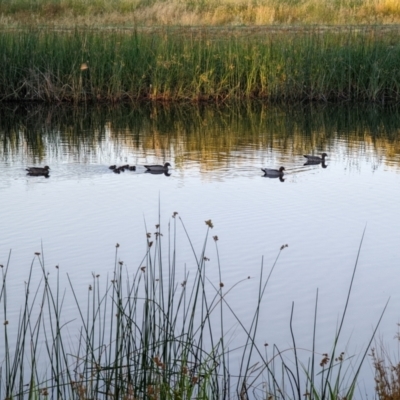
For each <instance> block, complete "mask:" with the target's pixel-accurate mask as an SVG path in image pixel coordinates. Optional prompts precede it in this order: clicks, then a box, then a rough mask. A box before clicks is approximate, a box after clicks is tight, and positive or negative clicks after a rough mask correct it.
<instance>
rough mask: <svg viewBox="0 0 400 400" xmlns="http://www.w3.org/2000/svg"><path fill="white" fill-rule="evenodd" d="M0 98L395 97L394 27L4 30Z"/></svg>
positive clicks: (397, 55) (398, 78) (397, 40)
mask: <svg viewBox="0 0 400 400" xmlns="http://www.w3.org/2000/svg"><path fill="white" fill-rule="evenodd" d="M0 54H1V55H2V61H3V62H2V71H1V74H0V101H3V102H4V101H43V102H53V103H54V102H66V101H67V102H74V103H79V102H121V101H129V102H140V101H147V102H148V101H151V102H171V101H172V102H226V101H231V100H243V99H260V100H263V101H268V102H285V103H294V102H304V101H307V102H309V101H320V102H327V101H334V102H338V101H353V102H354V101H357V102H377V103H379V104H386V103H387V102H393V101H399V99H400V69H399V68H398V65H400V33H399V32H397V31H395V30H393V31H389V32H387V31H384V30H381V29H378V28H376V29H370V28H366V29H365V30H362V29H346V30H344V31H340V30H339V31H334V32H332V31H327V32H325V31H323V32H321V31H319V30H318V29H311V30H309V29H305V30H294V31H289V32H282V31H280V32H279V33H276V32H275V33H274V32H271V33H269V34H265V35H250V36H247V35H242V34H240V32H237V31H235V30H234V31H224V30H222V31H215V30H211V31H210V30H207V29H206V30H202V29H200V30H194V31H191V30H190V29H185V30H181V29H172V30H170V29H165V30H158V31H155V32H151V33H149V32H140V31H136V30H134V31H128V32H120V31H119V32H117V31H113V32H104V31H88V30H77V29H75V30H72V31H67V32H58V31H55V30H21V31H4V32H2V35H1V36H0Z"/></svg>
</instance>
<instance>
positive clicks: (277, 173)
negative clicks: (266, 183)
mask: <svg viewBox="0 0 400 400" xmlns="http://www.w3.org/2000/svg"><path fill="white" fill-rule="evenodd" d="M284 170H285V167H280V168H279V169H269V168H261V171H262V172H264V174H265V175H266V176H271V177H274V178H278V177H282V176H283V171H284Z"/></svg>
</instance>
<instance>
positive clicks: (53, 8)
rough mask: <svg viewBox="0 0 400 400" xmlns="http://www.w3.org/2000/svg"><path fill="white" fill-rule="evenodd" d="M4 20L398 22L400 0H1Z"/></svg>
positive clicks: (22, 22)
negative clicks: (399, 0)
mask: <svg viewBox="0 0 400 400" xmlns="http://www.w3.org/2000/svg"><path fill="white" fill-rule="evenodd" d="M0 15H1V16H2V17H1V22H2V24H3V26H4V25H5V26H9V27H11V26H27V25H32V26H38V25H41V26H58V27H61V26H62V27H71V26H77V25H79V26H84V27H88V26H95V27H99V26H102V27H105V26H116V27H121V26H125V27H132V26H138V25H140V26H153V25H164V26H165V25H174V26H176V25H178V26H196V25H201V26H221V25H232V26H238V25H240V26H242V25H258V26H259V25H277V24H278V25H279V24H300V25H303V24H328V25H349V24H350V25H359V24H399V23H400V3H399V2H398V1H397V0H341V1H331V0H284V1H283V0H252V1H248V0H222V1H219V0H201V1H193V0H169V1H165V0H112V1H106V0H96V1H87V0H51V1H50V0H35V1H31V0H2V2H1V3H0Z"/></svg>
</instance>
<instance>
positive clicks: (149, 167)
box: [144, 162, 171, 172]
mask: <svg viewBox="0 0 400 400" xmlns="http://www.w3.org/2000/svg"><path fill="white" fill-rule="evenodd" d="M170 166H171V164H170V163H169V162H166V163H165V164H164V165H145V166H144V167H145V168H146V169H147V171H152V172H164V171H168V167H170Z"/></svg>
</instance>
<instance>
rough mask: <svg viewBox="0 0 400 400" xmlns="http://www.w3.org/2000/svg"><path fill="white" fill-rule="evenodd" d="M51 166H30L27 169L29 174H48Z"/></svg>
mask: <svg viewBox="0 0 400 400" xmlns="http://www.w3.org/2000/svg"><path fill="white" fill-rule="evenodd" d="M49 170H50V167H49V166H48V165H46V166H44V167H43V168H42V167H28V168H26V171H28V174H32V175H33V174H35V175H48V174H49Z"/></svg>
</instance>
